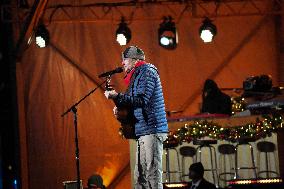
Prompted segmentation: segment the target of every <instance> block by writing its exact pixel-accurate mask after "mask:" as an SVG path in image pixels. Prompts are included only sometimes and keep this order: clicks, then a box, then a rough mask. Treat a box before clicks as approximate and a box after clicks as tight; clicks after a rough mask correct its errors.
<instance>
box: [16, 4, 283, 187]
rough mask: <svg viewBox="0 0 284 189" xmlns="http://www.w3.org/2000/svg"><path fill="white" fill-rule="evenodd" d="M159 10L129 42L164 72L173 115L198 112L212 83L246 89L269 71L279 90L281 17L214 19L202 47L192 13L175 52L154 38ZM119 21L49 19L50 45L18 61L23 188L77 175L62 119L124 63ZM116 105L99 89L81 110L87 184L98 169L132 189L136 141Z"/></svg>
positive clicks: (150, 11) (182, 24)
mask: <svg viewBox="0 0 284 189" xmlns="http://www.w3.org/2000/svg"><path fill="white" fill-rule="evenodd" d="M146 13H147V14H146ZM80 14H83V13H82V12H81V13H80ZM160 14H162V13H161V11H160V10H159V8H158V7H156V8H153V7H149V8H145V7H144V8H143V10H140V11H138V13H137V14H136V15H138V17H139V18H142V19H137V20H135V19H134V20H133V21H132V22H131V24H130V25H129V26H130V28H131V31H132V40H131V42H130V45H138V46H139V47H141V48H142V49H143V50H144V51H145V53H146V59H147V61H148V62H151V63H153V64H154V65H155V66H157V67H158V69H159V72H160V76H161V79H162V84H163V90H164V96H165V103H166V109H167V110H181V109H182V110H184V113H183V115H191V114H195V113H197V112H198V106H199V103H200V102H201V99H200V94H201V88H202V85H203V82H204V81H205V80H206V79H207V78H212V79H214V80H215V81H216V82H217V83H218V85H219V86H220V87H223V88H227V87H242V81H243V80H244V79H245V78H246V77H247V76H251V75H259V74H270V75H272V77H273V83H274V84H275V85H277V74H278V73H277V65H278V63H277V55H278V53H277V52H278V49H277V43H276V41H277V36H276V35H275V28H276V26H275V23H274V16H245V17H220V18H216V19H215V20H214V23H215V24H216V26H217V28H218V34H217V36H216V38H215V40H214V42H213V43H211V44H204V43H203V42H202V41H201V40H200V38H199V36H198V29H199V26H200V24H201V22H202V19H197V18H191V17H190V16H189V15H185V16H184V17H182V18H181V19H180V21H179V23H178V24H177V28H178V34H179V44H178V47H177V48H176V49H175V50H172V51H169V50H165V49H163V48H161V47H160V46H159V45H158V42H157V29H158V25H159V23H160V21H159V20H155V19H152V20H151V19H146V18H148V17H149V16H150V17H151V16H153V17H159V16H160ZM143 17H145V19H144V20H143ZM117 24H118V22H116V21H112V20H108V19H106V20H101V21H98V22H90V23H84V22H83V23H79V22H74V23H72V22H63V23H60V22H51V23H50V24H48V26H47V28H48V30H49V32H50V39H51V44H50V45H49V46H48V47H47V48H44V49H40V48H37V47H36V45H35V44H34V43H32V44H31V46H30V47H29V48H28V49H27V50H26V51H25V52H24V55H23V57H22V60H21V61H20V62H19V63H18V64H17V78H18V99H19V111H20V132H21V157H22V179H23V186H24V188H26V189H38V188H41V189H50V188H51V187H52V188H57V189H59V188H62V181H65V180H74V179H75V178H76V169H75V168H76V167H75V154H74V152H75V148H74V146H75V144H74V126H73V117H72V113H69V114H68V115H67V116H65V117H63V118H62V117H61V114H62V113H63V112H64V111H65V110H66V109H67V108H68V107H69V106H71V105H72V104H73V103H75V102H76V101H77V100H79V99H80V98H81V97H82V96H84V95H85V94H87V93H88V92H89V91H90V90H92V89H93V88H95V87H97V83H99V82H101V81H102V80H100V79H99V78H98V77H97V76H98V74H100V73H102V72H105V71H108V70H111V69H114V68H115V67H117V66H119V65H120V62H121V60H120V57H121V51H122V50H123V49H124V48H125V47H122V48H121V47H120V46H119V45H118V44H117V43H116V42H115V40H114V33H115V30H116V28H117ZM74 65H76V66H77V67H76V66H74ZM122 77H123V74H121V75H116V76H114V77H113V80H112V81H113V83H114V84H115V88H116V89H117V90H124V89H125V86H124V84H123V83H122V82H121V81H122ZM112 108H113V104H112V102H110V101H107V100H106V99H105V97H104V95H103V90H102V89H98V90H97V91H96V92H95V93H94V94H92V95H91V96H89V97H88V98H87V99H86V100H85V101H84V102H82V103H81V104H80V105H79V106H78V132H79V146H80V163H81V164H80V165H81V169H80V170H81V178H82V179H83V183H84V185H86V182H87V178H88V176H90V175H91V174H92V173H94V172H97V173H100V174H101V175H102V176H103V178H104V183H105V185H107V186H111V187H112V188H130V167H129V144H128V141H126V140H123V139H121V138H120V136H119V135H118V132H117V130H118V127H119V124H118V123H117V121H116V120H115V119H114V117H113V116H112Z"/></svg>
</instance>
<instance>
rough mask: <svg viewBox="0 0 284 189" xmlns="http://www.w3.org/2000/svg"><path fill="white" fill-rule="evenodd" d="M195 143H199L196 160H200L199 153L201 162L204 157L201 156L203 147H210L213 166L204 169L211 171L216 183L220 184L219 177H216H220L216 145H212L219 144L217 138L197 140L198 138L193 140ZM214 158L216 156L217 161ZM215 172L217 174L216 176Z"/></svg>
mask: <svg viewBox="0 0 284 189" xmlns="http://www.w3.org/2000/svg"><path fill="white" fill-rule="evenodd" d="M193 144H194V145H198V147H197V148H196V151H197V154H196V156H195V161H196V162H198V161H197V160H198V155H199V162H201V160H202V158H201V155H202V149H204V148H208V149H209V151H210V154H209V156H210V164H211V168H209V169H204V171H211V172H212V177H213V182H214V184H215V185H217V186H219V179H218V178H216V177H218V172H217V155H216V149H215V147H214V146H212V144H217V140H197V139H194V140H193ZM212 151H213V152H212ZM213 156H214V157H213ZM213 158H214V160H215V161H213ZM215 174H216V177H215Z"/></svg>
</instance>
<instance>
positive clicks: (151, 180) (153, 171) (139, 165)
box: [134, 133, 167, 189]
mask: <svg viewBox="0 0 284 189" xmlns="http://www.w3.org/2000/svg"><path fill="white" fill-rule="evenodd" d="M166 138H167V134H165V133H160V134H150V135H145V136H141V137H140V138H139V139H138V140H137V151H136V164H135V170H134V181H135V189H162V188H163V184H162V175H163V169H162V156H163V142H164V141H165V140H166Z"/></svg>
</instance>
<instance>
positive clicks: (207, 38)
mask: <svg viewBox="0 0 284 189" xmlns="http://www.w3.org/2000/svg"><path fill="white" fill-rule="evenodd" d="M216 34H217V27H216V26H215V25H214V24H213V23H212V21H211V20H210V19H209V18H205V19H204V20H203V24H202V25H201V26H200V28H199V35H200V37H201V39H202V40H203V41H204V43H209V42H212V40H213V38H214V37H215V36H216Z"/></svg>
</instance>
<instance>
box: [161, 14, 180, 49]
mask: <svg viewBox="0 0 284 189" xmlns="http://www.w3.org/2000/svg"><path fill="white" fill-rule="evenodd" d="M158 40H159V45H160V46H162V47H164V48H166V49H175V48H176V47H177V44H178V34H177V29H176V26H175V23H174V22H173V21H172V17H171V16H168V17H164V21H163V22H162V23H161V24H160V28H159V30H158Z"/></svg>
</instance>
